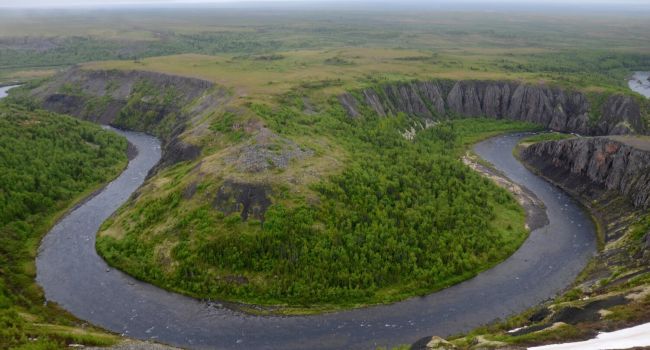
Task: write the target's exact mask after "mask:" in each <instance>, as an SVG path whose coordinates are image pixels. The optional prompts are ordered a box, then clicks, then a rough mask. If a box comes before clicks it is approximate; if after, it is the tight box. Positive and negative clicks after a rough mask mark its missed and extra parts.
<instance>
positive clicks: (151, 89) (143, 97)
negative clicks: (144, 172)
mask: <svg viewBox="0 0 650 350" xmlns="http://www.w3.org/2000/svg"><path fill="white" fill-rule="evenodd" d="M30 95H31V97H32V98H34V99H35V100H36V101H37V103H38V104H39V105H40V106H42V107H43V108H45V109H47V110H50V111H54V112H57V113H63V114H69V115H72V116H75V117H78V118H80V119H84V120H88V121H92V122H96V123H100V124H110V125H113V126H115V127H118V128H121V129H128V130H135V131H143V132H147V133H149V134H153V135H156V136H158V137H161V138H162V140H163V149H164V155H165V156H164V158H163V160H162V166H165V165H171V164H174V163H177V162H180V161H183V160H190V159H195V158H196V157H198V156H199V154H200V152H201V149H200V147H198V146H197V145H194V144H192V143H189V142H185V141H183V140H181V138H179V135H181V133H182V132H183V131H185V130H186V127H187V124H188V123H189V122H191V120H190V119H191V118H192V117H193V118H200V117H202V116H203V114H204V113H206V112H208V111H209V110H210V108H214V107H215V106H216V105H219V104H222V103H223V102H224V101H225V100H226V99H227V97H226V95H227V94H226V93H225V91H223V90H222V89H219V88H218V87H216V86H215V85H214V84H213V83H211V82H209V81H206V80H201V79H195V78H187V77H179V76H171V75H165V74H160V73H153V72H143V71H120V70H110V71H95V70H84V69H71V70H68V71H65V72H63V73H61V74H59V75H58V76H56V77H54V78H53V79H51V80H50V81H48V82H47V83H46V84H43V85H42V86H40V87H38V88H36V89H34V90H33V91H31V92H30Z"/></svg>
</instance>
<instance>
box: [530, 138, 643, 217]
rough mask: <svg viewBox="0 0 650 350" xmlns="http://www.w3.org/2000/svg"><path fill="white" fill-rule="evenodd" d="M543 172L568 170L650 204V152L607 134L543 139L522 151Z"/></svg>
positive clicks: (636, 203) (634, 200) (634, 201)
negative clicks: (565, 138)
mask: <svg viewBox="0 0 650 350" xmlns="http://www.w3.org/2000/svg"><path fill="white" fill-rule="evenodd" d="M522 158H523V160H524V161H525V162H527V163H529V164H532V165H533V166H534V167H535V168H537V169H539V170H540V171H541V172H542V174H545V175H549V176H551V177H555V176H554V174H555V175H557V174H560V173H567V175H570V176H573V177H579V178H581V179H584V181H587V182H591V183H593V184H594V185H598V186H602V187H603V188H604V189H606V190H613V191H616V192H618V193H619V194H621V195H623V196H625V197H626V198H628V199H629V200H630V202H631V203H632V204H633V205H634V207H636V208H642V209H647V208H649V207H650V152H649V151H646V150H643V149H640V148H637V147H633V146H631V145H628V144H626V143H625V142H621V141H617V140H614V139H610V138H607V137H590V138H574V139H568V140H560V141H548V142H541V143H537V144H534V145H531V146H529V147H527V148H526V149H525V150H523V151H522Z"/></svg>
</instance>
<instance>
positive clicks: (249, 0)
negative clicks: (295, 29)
mask: <svg viewBox="0 0 650 350" xmlns="http://www.w3.org/2000/svg"><path fill="white" fill-rule="evenodd" d="M274 2H275V3H296V4H303V5H305V4H310V3H326V2H341V3H345V4H351V3H368V4H371V3H373V2H372V1H368V0H345V1H344V0H330V1H328V0H316V1H313V0H18V1H17V0H0V7H70V6H75V7H78V6H83V7H89V6H91V7H92V6H111V5H130V4H142V5H154V4H168V5H182V4H188V5H189V4H198V3H201V4H221V5H226V4H241V5H244V4H246V5H249V6H250V5H253V4H254V3H264V4H271V3H274ZM381 2H382V3H385V4H386V3H391V4H393V5H399V4H400V3H405V2H409V1H400V0H384V1H381ZM412 2H413V3H418V4H421V5H423V4H427V5H429V4H431V5H435V3H459V2H464V3H482V4H503V3H513V4H517V5H522V4H525V3H528V4H548V5H553V6H558V5H566V4H573V5H587V4H601V5H609V6H612V5H623V4H627V5H646V4H648V3H649V2H650V0H455V1H451V0H430V1H422V0H420V1H418V0H415V1H412Z"/></svg>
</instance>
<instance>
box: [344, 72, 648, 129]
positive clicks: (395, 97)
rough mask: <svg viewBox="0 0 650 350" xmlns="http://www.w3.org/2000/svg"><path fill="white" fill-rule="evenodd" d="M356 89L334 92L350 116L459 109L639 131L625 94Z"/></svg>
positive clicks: (465, 87)
mask: <svg viewBox="0 0 650 350" xmlns="http://www.w3.org/2000/svg"><path fill="white" fill-rule="evenodd" d="M361 95H362V96H363V98H361V99H356V98H355V97H354V96H353V95H352V94H349V93H348V94H344V95H342V96H341V97H340V98H339V101H340V102H341V104H342V105H343V106H344V108H345V110H346V111H347V112H348V114H349V115H350V116H351V117H355V118H356V117H359V116H360V115H361V114H362V111H363V110H364V109H368V110H370V111H371V112H374V113H377V114H378V115H380V116H385V115H389V114H396V113H400V112H401V113H405V114H407V115H411V116H414V117H419V118H432V117H443V116H446V115H462V116H470V117H479V116H486V117H491V118H495V119H512V120H522V121H527V122H532V123H536V124H540V125H542V126H544V127H547V128H549V129H552V130H556V131H562V132H574V133H578V134H582V135H610V134H631V133H642V132H644V131H645V125H644V123H643V120H642V119H643V118H642V117H641V108H640V106H639V104H638V103H637V102H636V101H635V100H634V98H632V97H630V96H624V95H611V96H609V97H607V98H606V99H605V101H604V103H603V104H602V105H601V106H597V107H596V106H591V105H590V103H589V100H588V99H587V97H586V96H585V94H583V93H581V92H577V91H568V90H563V89H560V88H557V87H550V86H546V85H529V84H524V83H516V82H504V81H475V80H468V81H455V82H454V81H448V80H436V81H426V82H412V83H395V84H387V85H384V86H381V87H378V88H370V89H365V90H363V91H362V92H361ZM596 116H598V117H599V118H596ZM596 119H598V121H597V122H590V121H592V120H596Z"/></svg>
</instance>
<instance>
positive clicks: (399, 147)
mask: <svg viewBox="0 0 650 350" xmlns="http://www.w3.org/2000/svg"><path fill="white" fill-rule="evenodd" d="M284 101H285V102H286V101H287V98H286V97H285V99H284ZM299 104H300V103H299V102H296V105H299ZM253 109H254V110H256V111H257V113H259V114H260V116H261V117H263V118H264V119H265V120H266V122H267V124H268V125H270V126H271V127H272V128H273V130H276V131H278V132H281V133H282V134H284V135H292V134H295V135H299V134H302V133H308V134H309V133H314V134H316V133H326V134H329V135H332V136H333V137H336V140H338V141H339V142H340V144H341V145H343V146H344V148H345V149H346V150H347V151H348V152H349V153H350V155H349V159H350V160H349V161H348V162H347V163H346V166H345V168H344V170H343V171H342V172H341V173H340V174H337V175H333V176H331V177H329V178H326V179H324V180H322V181H319V182H316V183H314V184H312V185H311V186H310V190H311V191H313V192H314V193H315V197H316V198H317V202H318V204H317V205H314V204H309V203H308V202H307V200H306V199H305V198H304V197H301V196H300V195H297V194H295V193H293V192H292V191H287V190H282V187H280V188H279V189H278V190H276V191H275V193H274V197H275V198H276V201H275V204H274V205H272V206H271V207H270V208H269V210H268V212H267V213H266V215H265V220H264V222H263V223H262V222H259V221H256V220H252V221H247V222H242V220H241V219H240V216H239V213H236V214H234V215H231V216H225V217H224V215H223V214H222V213H221V212H218V211H216V210H214V209H213V208H212V207H211V204H210V203H205V202H202V203H195V204H196V205H195V206H192V205H190V204H183V205H181V203H185V202H184V199H183V195H182V192H183V186H181V185H180V184H181V183H182V180H179V179H182V178H183V176H184V175H185V174H187V172H188V171H189V170H191V168H192V164H187V165H179V166H178V167H176V168H173V169H170V170H168V171H167V174H164V175H161V176H162V177H164V178H169V179H175V180H171V181H172V182H171V183H169V185H168V186H164V190H165V193H164V194H158V195H156V196H153V197H150V198H148V199H147V200H141V201H138V203H137V205H136V206H135V207H131V206H129V207H125V208H123V210H122V211H121V212H120V213H119V214H118V216H117V220H116V221H111V222H108V223H107V224H106V225H105V227H104V229H105V230H106V231H105V233H103V234H101V235H100V237H99V239H98V243H97V247H98V250H99V251H100V253H101V254H102V255H103V256H104V257H105V258H106V259H107V261H109V263H111V264H112V265H114V266H117V267H119V268H121V269H123V270H125V271H128V272H129V273H131V274H133V275H134V276H136V277H138V278H141V279H144V280H147V281H150V282H153V283H155V284H158V285H161V286H163V287H166V288H170V289H174V290H176V291H180V292H183V293H186V294H189V295H193V296H197V297H202V298H216V299H222V300H223V299H226V300H231V301H239V302H244V303H254V304H262V305H286V306H289V307H302V306H306V307H312V308H316V309H330V308H338V307H349V306H354V305H365V304H374V303H383V302H392V301H396V300H400V299H403V298H406V297H408V296H412V295H418V294H424V293H428V292H431V291H433V290H436V289H439V288H442V287H445V286H448V285H450V284H454V283H457V282H459V281H461V280H464V279H466V278H469V277H471V276H473V275H475V274H476V273H477V272H478V271H481V270H483V269H486V268H488V267H490V266H492V265H494V264H495V263H497V262H499V261H501V260H503V259H504V258H505V257H507V256H508V255H509V254H511V253H512V252H513V251H514V250H515V249H516V248H517V247H518V246H519V245H520V244H521V242H522V241H523V239H524V238H525V237H526V231H525V229H524V213H523V211H522V210H521V208H520V207H519V206H518V205H517V204H516V202H515V201H514V200H513V199H512V198H511V196H510V195H509V194H508V193H507V192H506V191H505V190H503V189H500V188H498V187H496V185H494V184H492V183H491V182H490V181H489V180H487V179H484V178H482V177H481V176H480V175H478V174H476V173H474V172H473V171H471V170H470V169H469V168H467V167H466V166H464V165H463V164H462V163H461V161H460V160H459V158H460V155H461V154H462V153H463V151H464V150H465V145H466V144H468V143H469V142H473V141H476V140H478V139H480V138H481V137H485V136H486V135H493V134H494V133H498V132H506V131H513V130H530V129H532V128H534V126H532V125H528V124H522V123H517V122H510V121H494V120H487V119H468V120H455V121H449V122H444V123H442V124H440V125H438V126H436V127H433V128H430V129H426V130H422V131H420V132H419V133H418V135H417V137H416V139H415V140H414V141H407V140H406V139H404V138H403V137H402V136H401V135H400V132H399V130H401V129H405V128H407V127H408V126H409V125H411V123H412V121H413V120H412V119H411V118H408V117H406V116H399V117H396V118H378V117H377V116H373V115H367V116H366V117H365V118H362V119H359V120H352V119H350V118H348V117H347V116H346V115H345V113H344V112H343V111H342V110H341V109H340V107H338V106H337V104H336V103H335V104H333V105H332V107H331V108H330V109H329V110H328V111H327V112H326V114H327V118H325V117H323V118H322V119H319V118H317V117H311V118H315V120H314V119H312V120H311V123H309V124H308V125H304V124H303V123H301V120H302V118H306V116H303V117H300V116H299V115H300V112H298V111H297V110H295V109H293V108H291V104H287V103H285V104H284V107H282V108H280V109H273V108H269V107H266V106H264V105H258V106H254V107H253ZM288 116H292V117H291V118H289V117H288ZM228 118H232V116H231V115H228V114H226V115H225V116H224V120H226V119H228ZM213 128H215V129H218V130H220V131H224V130H226V128H224V127H223V126H222V125H220V124H215V125H214V126H213ZM285 186H286V185H285ZM213 187H214V184H212V183H210V182H209V181H204V182H202V183H201V184H200V185H199V191H201V192H200V194H197V195H196V196H199V197H200V196H202V195H203V194H207V193H210V192H211V190H212V188H213ZM127 208H128V209H129V210H128V211H125V210H126V209H127ZM169 218H179V219H178V220H173V221H171V222H170V220H169ZM161 223H166V224H162V225H161ZM293 312H296V310H295V309H294V310H293ZM297 312H309V309H306V311H305V310H299V311H297Z"/></svg>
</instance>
